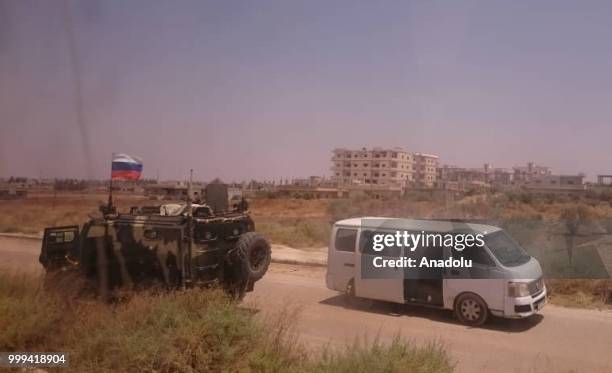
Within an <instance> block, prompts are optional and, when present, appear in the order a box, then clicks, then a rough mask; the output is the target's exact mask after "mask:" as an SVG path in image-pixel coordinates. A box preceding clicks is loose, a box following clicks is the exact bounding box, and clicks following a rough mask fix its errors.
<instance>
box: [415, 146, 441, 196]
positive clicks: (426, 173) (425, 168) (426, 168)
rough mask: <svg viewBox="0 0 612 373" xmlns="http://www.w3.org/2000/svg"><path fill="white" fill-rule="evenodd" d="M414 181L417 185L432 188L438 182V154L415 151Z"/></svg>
mask: <svg viewBox="0 0 612 373" xmlns="http://www.w3.org/2000/svg"><path fill="white" fill-rule="evenodd" d="M413 157H414V181H415V184H416V185H417V187H421V188H423V187H425V188H431V187H433V186H434V185H435V184H436V174H437V169H438V161H439V157H438V156H437V155H432V154H425V153H414V156H413Z"/></svg>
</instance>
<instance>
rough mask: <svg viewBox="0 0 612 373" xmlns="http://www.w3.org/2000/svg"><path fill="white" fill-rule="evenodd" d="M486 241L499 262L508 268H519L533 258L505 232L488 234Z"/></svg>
mask: <svg viewBox="0 0 612 373" xmlns="http://www.w3.org/2000/svg"><path fill="white" fill-rule="evenodd" d="M484 241H485V243H486V245H487V247H488V248H489V250H491V252H492V253H493V255H495V257H496V258H497V260H499V261H500V262H501V264H503V265H505V266H506V267H514V266H519V265H521V264H525V263H527V262H528V261H529V259H530V258H531V256H529V254H527V253H526V252H525V250H524V249H523V248H522V247H521V246H520V245H519V244H518V243H516V241H514V240H513V239H512V237H510V236H509V235H508V233H506V232H505V231H503V230H499V231H497V232H493V233H491V234H487V235H486V236H485V237H484Z"/></svg>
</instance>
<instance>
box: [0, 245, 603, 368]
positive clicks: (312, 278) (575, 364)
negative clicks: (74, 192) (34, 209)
mask: <svg viewBox="0 0 612 373" xmlns="http://www.w3.org/2000/svg"><path fill="white" fill-rule="evenodd" d="M39 247H40V241H37V240H22V239H14V238H3V237H0V270H6V269H14V268H15V267H21V268H25V269H27V270H35V269H36V268H38V262H37V255H38V250H39ZM324 275H325V270H324V269H323V268H316V267H301V266H295V265H284V264H273V265H272V266H271V269H270V272H269V273H268V274H266V276H265V277H264V279H263V280H262V281H260V282H258V283H257V284H256V287H255V291H254V292H253V293H251V294H249V295H248V296H247V298H246V299H245V302H246V303H248V304H253V305H255V306H256V307H257V308H259V309H261V310H262V311H263V312H262V313H263V314H268V313H274V312H277V311H278V310H279V309H281V308H283V307H285V306H288V307H299V308H300V309H301V312H300V314H299V318H298V320H297V321H298V329H299V331H300V335H301V337H302V339H303V340H304V342H306V343H307V344H309V345H313V346H325V345H327V344H331V345H336V344H337V345H339V344H344V343H346V342H349V343H351V342H353V341H354V339H355V338H357V337H363V336H367V337H368V338H369V339H373V338H375V337H376V336H378V337H379V338H380V339H381V340H382V341H388V340H390V339H391V338H393V336H394V335H396V334H398V333H401V334H402V336H404V337H407V338H409V339H412V340H414V341H415V342H417V343H426V342H428V341H433V340H440V341H442V342H443V343H444V344H445V345H446V347H447V349H448V350H449V352H450V353H451V355H452V357H453V358H454V359H455V360H456V362H457V370H458V371H459V372H542V371H544V372H568V371H576V372H612V353H611V352H612V312H609V311H595V310H580V309H569V308H563V307H556V306H553V305H547V306H546V307H545V308H544V310H543V311H542V313H541V315H538V316H536V317H534V318H532V319H530V320H503V319H495V320H493V321H492V322H490V323H488V325H487V326H486V327H484V328H468V327H465V326H462V325H459V324H457V323H456V322H455V321H454V320H453V318H452V316H451V314H450V313H449V312H446V311H439V310H431V309H423V308H418V307H404V306H395V305H390V304H384V303H381V304H376V305H375V306H374V307H373V308H371V309H369V310H355V309H350V308H346V307H345V306H344V302H343V298H342V296H339V295H337V293H335V292H333V291H330V290H328V289H327V288H325V283H324Z"/></svg>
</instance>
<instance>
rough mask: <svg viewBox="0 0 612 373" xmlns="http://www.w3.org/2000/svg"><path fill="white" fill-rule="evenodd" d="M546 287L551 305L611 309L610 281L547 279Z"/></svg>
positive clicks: (611, 282) (611, 293) (611, 290)
mask: <svg viewBox="0 0 612 373" xmlns="http://www.w3.org/2000/svg"><path fill="white" fill-rule="evenodd" d="M546 287H547V290H548V293H549V300H550V302H551V303H552V304H556V305H559V306H565V307H578V308H599V309H601V308H608V309H612V280H605V279H604V280H594V279H549V280H546Z"/></svg>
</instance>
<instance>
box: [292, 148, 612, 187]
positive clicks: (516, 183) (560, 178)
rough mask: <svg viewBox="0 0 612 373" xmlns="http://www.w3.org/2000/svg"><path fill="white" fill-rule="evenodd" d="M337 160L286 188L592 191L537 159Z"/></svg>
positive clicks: (389, 152)
mask: <svg viewBox="0 0 612 373" xmlns="http://www.w3.org/2000/svg"><path fill="white" fill-rule="evenodd" d="M331 163H332V164H331V171H332V176H331V179H328V180H326V179H322V178H316V177H311V178H310V179H300V180H295V181H294V182H293V183H292V184H291V185H289V186H281V188H282V189H284V190H291V189H292V188H293V189H294V190H296V191H297V190H300V191H302V192H303V193H306V192H308V191H309V190H310V191H312V192H315V193H317V194H322V193H324V194H330V193H332V194H334V195H337V196H345V195H350V194H355V193H368V194H372V195H374V196H375V197H380V196H386V195H402V194H403V193H405V192H406V190H411V189H412V190H414V189H417V190H418V189H438V190H449V191H464V192H465V191H471V190H488V189H492V188H496V189H522V190H527V191H531V192H534V193H540V192H541V193H557V192H561V193H574V192H581V191H584V190H586V184H585V182H584V177H585V175H584V174H576V175H559V174H553V172H552V170H551V169H550V168H549V167H545V166H541V165H537V164H535V163H531V162H530V163H528V164H527V165H525V166H518V167H513V168H511V169H508V168H495V167H493V166H492V165H491V164H488V163H485V164H484V165H483V166H482V167H478V168H466V167H458V166H451V165H442V164H441V163H440V157H439V156H438V155H435V154H427V153H420V152H416V153H412V152H409V151H407V150H405V149H403V148H399V147H394V148H361V149H345V148H337V149H334V150H333V151H332V157H331ZM602 177H603V178H602ZM603 180H605V181H606V182H608V183H612V177H610V176H609V175H608V176H606V175H600V177H599V179H598V184H603V183H604V181H603Z"/></svg>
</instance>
